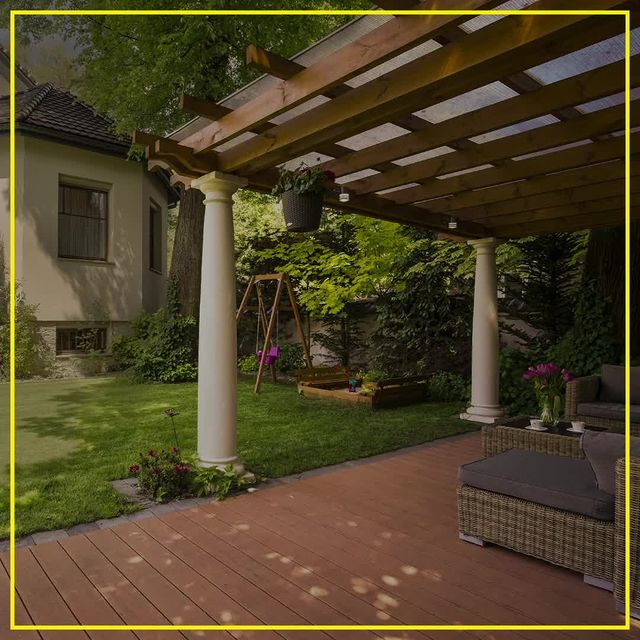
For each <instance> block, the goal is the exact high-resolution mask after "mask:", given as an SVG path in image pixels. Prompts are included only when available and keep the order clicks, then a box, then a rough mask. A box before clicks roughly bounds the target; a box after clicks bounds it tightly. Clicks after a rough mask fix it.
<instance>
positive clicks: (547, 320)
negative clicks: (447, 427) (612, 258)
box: [503, 233, 584, 346]
mask: <svg viewBox="0 0 640 640" xmlns="http://www.w3.org/2000/svg"><path fill="white" fill-rule="evenodd" d="M517 246H518V249H519V253H520V260H519V264H518V265H517V266H515V267H514V268H513V269H511V270H510V271H509V273H508V274H507V275H506V277H505V289H506V296H505V298H504V300H505V304H503V307H504V308H503V310H504V311H506V312H507V313H508V314H509V316H510V317H511V318H515V319H521V320H524V321H525V322H526V323H527V324H528V325H529V326H530V327H532V328H533V329H534V330H535V332H536V336H535V338H534V340H535V342H536V343H538V344H540V343H543V344H544V345H547V346H548V345H551V344H554V343H555V342H557V341H558V340H559V339H560V338H561V337H562V336H563V335H564V334H565V333H566V331H567V330H568V329H569V328H570V327H571V325H572V322H573V317H574V309H573V302H574V292H575V289H576V287H577V285H578V283H579V276H580V274H579V269H580V264H579V261H577V260H576V255H578V254H583V253H584V242H583V241H582V235H581V234H575V233H550V234H547V235H544V236H539V237H535V238H525V239H524V240H521V241H519V242H518V245H517ZM506 325H507V328H508V323H506ZM511 332H512V333H514V335H517V336H518V337H519V338H520V339H522V340H523V341H524V343H525V344H527V343H529V342H530V341H531V339H530V338H529V337H528V335H526V334H522V333H520V332H517V330H511Z"/></svg>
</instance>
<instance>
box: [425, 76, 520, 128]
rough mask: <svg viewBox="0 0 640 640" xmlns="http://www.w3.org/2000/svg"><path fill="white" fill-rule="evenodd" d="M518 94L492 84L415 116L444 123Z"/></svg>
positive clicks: (499, 85) (501, 85) (502, 85)
mask: <svg viewBox="0 0 640 640" xmlns="http://www.w3.org/2000/svg"><path fill="white" fill-rule="evenodd" d="M517 95H518V94H517V93H516V92H515V91H513V89H510V88H509V87H507V86H506V85H505V84H502V82H492V83H491V84H487V85H485V86H483V87H478V88H477V89H473V90H471V91H467V92H466V93H462V94H460V95H459V96H456V97H455V98H450V99H449V100H445V101H444V102H439V103H438V104H434V105H432V106H430V107H427V108H426V109H422V110H421V111H416V112H415V113H414V115H416V116H418V117H420V118H423V119H424V120H428V121H429V122H434V123H437V122H443V121H444V120H449V118H455V117H456V116H459V115H462V114H463V113H468V112H469V111H476V110H477V109H482V107H487V106H489V105H491V104H495V103H496V102H502V100H506V99H507V98H513V97H514V96H517Z"/></svg>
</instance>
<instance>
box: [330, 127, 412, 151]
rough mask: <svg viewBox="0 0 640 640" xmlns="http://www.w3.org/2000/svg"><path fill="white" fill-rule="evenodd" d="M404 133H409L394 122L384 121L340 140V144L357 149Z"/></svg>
mask: <svg viewBox="0 0 640 640" xmlns="http://www.w3.org/2000/svg"><path fill="white" fill-rule="evenodd" d="M405 133H409V130H408V129H403V128H402V127H398V126H396V125H395V124H391V123H385V124H381V125H379V126H377V127H374V128H373V129H369V130H367V131H363V132H362V133H358V134H356V135H355V136H351V137H350V138H345V139H344V140H340V144H341V145H342V146H344V147H349V149H353V150H355V151H358V150H360V149H364V148H366V147H370V146H371V145H373V144H378V143H379V142H386V141H387V140H391V139H393V138H397V137H398V136H402V135H404V134H405Z"/></svg>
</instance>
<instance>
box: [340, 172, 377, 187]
mask: <svg viewBox="0 0 640 640" xmlns="http://www.w3.org/2000/svg"><path fill="white" fill-rule="evenodd" d="M378 173H380V172H379V171H376V170H375V169H363V170H362V171H356V172H355V173H349V174H348V175H346V176H341V177H340V178H337V179H336V182H337V183H338V184H344V183H345V182H353V180H361V179H362V178H370V177H371V176H375V175H377V174H378Z"/></svg>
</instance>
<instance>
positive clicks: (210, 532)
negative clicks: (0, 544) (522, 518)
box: [0, 434, 638, 640]
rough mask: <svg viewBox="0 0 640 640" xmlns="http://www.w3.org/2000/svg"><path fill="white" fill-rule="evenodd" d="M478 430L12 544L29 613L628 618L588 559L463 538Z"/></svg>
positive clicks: (294, 636) (46, 617) (21, 607)
mask: <svg viewBox="0 0 640 640" xmlns="http://www.w3.org/2000/svg"><path fill="white" fill-rule="evenodd" d="M479 455H480V439H479V436H478V434H472V435H470V436H464V437H459V438H455V439H449V440H446V441H441V442H438V443H433V444H432V445H429V446H425V447H422V448H417V449H414V450H411V451H409V452H405V453H402V454H399V455H395V456H385V457H381V458H378V459H375V460H373V461H367V462H362V463H357V464H351V465H345V466H342V467H340V468H338V469H334V470H330V471H329V472H324V473H311V474H308V475H307V477H305V478H303V479H301V480H296V479H294V480H291V481H289V482H287V483H282V484H275V485H273V486H271V487H267V486H265V487H264V488H262V489H261V490H259V491H257V492H255V493H252V494H247V495H242V496H239V497H236V498H233V499H230V500H227V501H225V502H223V503H211V504H209V505H207V506H206V507H199V508H196V509H191V510H186V511H180V512H174V513H170V514H166V515H162V516H154V517H151V518H146V519H141V520H138V521H135V522H130V523H128V524H123V525H119V526H116V527H114V528H111V529H106V530H101V531H96V532H93V533H89V534H88V535H77V536H73V537H70V538H68V539H65V540H62V541H60V542H51V543H46V544H41V545H36V546H31V547H26V548H21V549H19V550H18V554H17V590H18V596H19V597H18V598H17V616H18V621H19V622H20V623H24V624H30V623H36V624H78V623H81V624H219V623H227V624H264V623H267V624H268V623H271V624H318V625H322V624H385V623H387V624H455V623H457V624H619V623H620V622H621V620H622V618H621V617H619V616H618V615H617V614H616V613H615V612H614V609H613V600H612V596H611V595H610V594H608V593H606V592H604V591H601V590H598V589H595V588H593V587H588V586H586V585H584V584H583V583H582V579H581V577H580V576H579V575H576V574H574V573H572V572H570V571H566V570H563V569H560V568H557V567H554V566H552V565H549V564H546V563H544V562H539V561H537V560H534V559H531V558H527V557H524V556H522V555H518V554H515V553H512V552H509V551H506V550H504V549H500V548H497V547H485V548H479V547H475V546H473V545H470V544H467V543H463V542H460V541H459V540H458V537H457V526H456V497H455V488H456V471H457V467H458V465H459V464H461V463H463V462H467V461H470V460H473V459H476V458H478V457H479ZM2 563H3V565H4V571H3V570H2V568H1V567H0V589H2V598H1V603H0V615H1V619H0V637H1V638H29V639H35V638H44V639H45V640H48V639H51V640H61V639H66V638H74V639H75V638H86V637H90V638H96V639H100V640H102V639H103V638H117V639H125V638H134V637H139V638H142V639H144V640H162V639H164V638H169V639H170V640H171V639H173V638H176V639H177V638H183V637H185V638H191V639H197V638H213V637H216V638H219V637H230V636H232V635H233V636H234V637H241V638H247V637H259V638H260V639H261V640H262V639H265V640H266V639H267V638H276V637H282V638H287V639H291V640H299V639H303V638H313V639H314V640H318V639H320V638H328V637H333V638H338V637H339V638H344V637H349V638H351V637H353V638H372V637H382V638H387V639H392V638H393V639H395V638H402V637H404V638H437V639H449V638H452V637H459V636H464V637H465V638H469V639H471V638H484V639H485V640H491V639H494V638H497V639H498V640H500V639H502V638H505V639H506V638H508V639H516V638H529V639H532V640H538V639H539V638H541V637H542V636H543V635H544V638H545V639H546V638H554V639H555V638H557V639H558V640H561V639H562V640H568V639H570V638H575V639H581V638H585V637H588V638H589V639H590V640H607V639H611V640H613V639H614V638H632V637H636V638H637V637H638V636H637V635H636V634H637V630H636V631H635V633H634V632H631V633H624V632H616V633H614V632H590V633H589V634H587V633H585V632H562V633H560V632H545V633H544V634H541V633H535V632H517V633H516V632H513V631H505V632H500V633H498V632H466V633H461V632H431V631H429V632H424V633H418V632H384V631H378V632H376V633H373V632H365V631H357V632H355V631H354V632H335V631H325V632H319V631H315V632H311V631H298V632H286V631H283V632H278V633H276V632H273V631H260V632H233V633H228V632H221V631H215V632H214V631H208V632H183V633H179V632H177V631H176V632H173V631H169V632H167V631H164V632H162V631H160V632H153V631H145V632H136V633H133V632H130V631H117V632H116V631H114V632H106V631H101V632H86V633H85V632H82V631H74V632H59V631H58V632H51V631H49V632H46V631H42V632H40V633H35V632H31V633H25V632H12V633H11V634H8V633H7V632H6V628H7V624H8V614H7V610H6V609H7V601H8V598H7V597H6V594H7V593H8V575H7V572H6V571H7V568H8V558H7V555H6V554H3V556H2Z"/></svg>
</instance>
